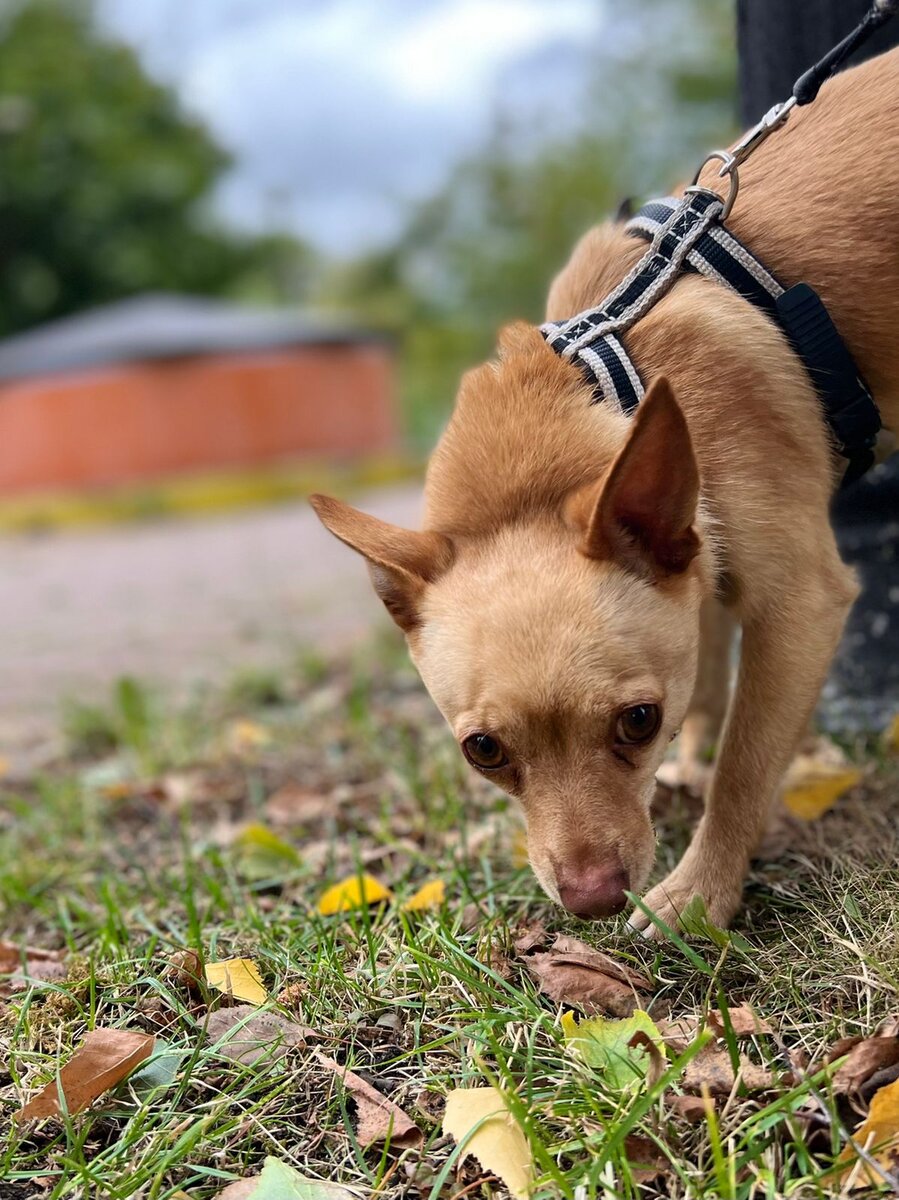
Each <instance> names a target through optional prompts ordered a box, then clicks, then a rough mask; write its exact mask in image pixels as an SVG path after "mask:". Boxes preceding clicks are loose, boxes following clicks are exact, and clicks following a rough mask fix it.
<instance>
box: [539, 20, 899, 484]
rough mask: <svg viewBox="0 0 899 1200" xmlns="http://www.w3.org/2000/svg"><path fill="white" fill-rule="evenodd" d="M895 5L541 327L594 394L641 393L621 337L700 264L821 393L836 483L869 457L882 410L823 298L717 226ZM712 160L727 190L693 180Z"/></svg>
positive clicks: (630, 401)
mask: <svg viewBox="0 0 899 1200" xmlns="http://www.w3.org/2000/svg"><path fill="white" fill-rule="evenodd" d="M897 10H899V0H874V3H873V4H872V6H871V8H870V9H869V11H868V12H867V13H866V14H865V16H864V18H863V19H862V21H861V22H860V23H859V24H858V25H857V26H856V27H855V29H853V30H852V32H851V33H850V34H848V35H847V36H846V37H845V38H843V40H842V41H841V42H839V43H838V44H837V45H836V46H834V47H833V49H832V50H830V51H829V52H828V53H827V54H825V55H824V57H823V58H822V59H820V60H819V61H818V62H817V63H815V65H814V66H812V67H810V68H809V70H807V71H806V72H805V73H804V74H803V75H801V76H800V77H799V79H797V81H796V83H795V84H794V86H793V92H792V95H791V96H789V97H788V99H786V100H784V101H782V102H781V103H779V104H775V105H774V106H773V107H772V108H770V109H769V110H768V112H767V113H765V115H764V116H763V117H762V119H761V121H759V123H758V124H757V125H755V126H753V128H752V129H750V130H749V132H748V133H746V134H745V135H744V136H743V137H742V138H741V139H740V141H739V142H737V144H736V145H735V146H734V147H733V149H732V150H713V151H712V152H711V153H710V154H709V155H707V156H706V158H705V159H704V161H703V162H702V163H701V165H700V167H699V169H698V171H697V172H696V174H695V176H694V177H693V181H692V183H691V184H690V185H689V187H687V188H685V189H684V195H683V198H682V199H678V198H676V197H665V198H664V199H662V200H653V201H651V202H650V203H649V204H646V205H644V206H643V207H642V208H641V209H640V210H639V212H638V213H637V214H636V215H635V216H634V217H633V218H632V219H631V220H630V221H629V222H628V223H627V225H626V226H625V229H626V231H627V233H628V234H630V235H631V236H633V237H641V238H644V239H646V240H648V241H649V243H650V245H649V248H648V250H647V251H646V253H645V254H644V255H643V257H642V258H641V259H640V260H639V262H637V263H636V265H635V266H634V267H633V268H632V269H631V270H630V271H629V272H628V274H627V275H626V276H625V278H624V279H623V280H622V281H621V283H620V284H618V286H617V287H616V288H615V289H614V290H613V291H612V292H610V293H609V295H608V296H606V297H605V298H604V299H603V300H602V301H601V302H600V304H598V305H597V306H595V307H594V308H591V309H588V310H587V311H585V312H582V313H578V314H577V315H576V316H574V317H571V318H570V319H569V320H567V321H550V322H547V323H546V324H544V325H542V326H541V327H540V331H541V333H542V334H543V336H544V338H545V339H546V341H547V343H548V344H549V345H550V346H551V347H552V349H553V350H555V351H556V353H557V354H559V355H561V357H562V358H565V359H568V360H569V361H572V362H574V363H576V365H577V366H579V367H580V368H581V370H582V371H583V372H584V374H585V375H586V376H587V378H588V379H589V380H590V381H591V382H592V384H593V387H594V402H598V401H600V400H603V401H605V402H606V403H611V404H615V405H617V407H618V408H619V409H620V410H621V411H622V412H624V413H626V414H628V415H629V414H631V413H632V412H633V411H634V409H635V408H636V407H637V405H638V404H639V402H640V401H641V400H642V399H643V395H644V387H643V383H642V380H641V378H640V375H639V372H638V371H637V369H636V367H635V366H634V364H633V362H632V361H631V359H630V356H629V355H628V353H627V351H626V349H625V348H624V345H623V344H622V342H621V335H623V334H624V333H625V332H626V331H627V329H628V328H630V326H631V325H633V324H635V322H636V321H638V320H639V319H640V318H641V317H642V316H644V315H645V313H646V312H648V311H649V309H650V308H652V306H653V305H654V304H655V303H656V302H657V301H658V300H659V299H661V297H662V296H664V295H665V294H666V292H668V291H669V290H670V289H671V287H672V286H673V285H674V283H675V282H676V280H677V279H678V277H679V276H680V274H681V272H682V271H698V272H699V273H700V274H702V275H705V276H706V277H707V278H709V279H712V280H714V281H715V282H716V283H719V284H721V285H723V286H725V287H727V288H729V289H730V290H731V291H734V292H736V293H737V294H738V295H740V296H742V297H743V298H744V299H746V300H748V301H749V302H750V303H752V304H754V305H755V306H756V307H758V308H760V309H762V311H763V312H765V313H766V314H767V315H768V316H769V317H770V318H772V319H773V320H774V321H775V322H776V323H777V324H778V325H779V326H780V328H781V329H782V330H783V332H784V333H785V334H786V336H787V338H788V339H789V341H790V344H791V345H792V347H793V349H794V351H795V352H796V353H797V355H798V356H799V358H800V359H801V360H802V362H803V364H804V365H805V368H806V370H807V372H808V374H809V376H810V378H811V380H812V383H813V385H814V386H815V389H816V391H817V392H818V395H819V397H820V399H821V403H822V407H823V409H824V415H825V418H826V420H827V422H828V425H829V426H830V429H831V431H832V433H833V437H834V441H835V443H836V448H837V450H838V452H839V454H840V455H841V456H842V457H843V458H845V459H846V460H847V464H848V465H847V469H846V472H845V474H844V476H843V480H842V486H846V485H847V484H849V483H852V482H854V480H856V479H858V478H859V477H860V476H861V475H863V474H864V473H865V472H866V471H867V470H868V469H869V468H870V467H871V466H872V464H873V462H874V445H875V442H876V440H877V434H878V433H879V431H880V428H881V423H880V413H879V411H878V409H877V405H876V403H875V402H874V398H873V396H872V395H871V392H870V390H869V389H868V387H867V385H866V383H865V382H864V380H863V379H862V377H861V374H860V373H859V371H858V368H857V367H856V365H855V363H854V361H853V359H852V356H851V354H850V352H849V350H848V348H847V347H846V344H845V342H844V341H843V340H842V338H841V337H840V335H839V333H838V332H837V329H836V326H835V325H834V323H833V321H832V320H831V319H830V315H829V314H828V312H827V309H826V308H825V306H824V304H823V302H822V300H821V298H820V297H819V296H818V294H817V293H816V292H815V291H814V289H813V288H811V287H810V286H809V285H808V284H807V283H798V284H796V285H795V286H794V287H791V288H788V289H785V288H784V287H783V285H782V284H781V283H780V282H779V281H778V280H777V278H776V277H775V276H774V275H773V274H772V273H771V272H770V271H769V270H768V269H767V268H766V267H765V266H764V264H763V263H762V262H760V260H759V259H758V258H756V256H755V255H754V254H752V252H751V251H750V250H749V249H748V248H747V247H746V246H744V245H743V243H742V242H740V240H739V239H738V238H736V237H734V235H733V234H732V233H731V232H730V231H729V230H728V229H727V228H726V227H725V225H724V222H725V220H726V219H727V217H728V216H729V215H730V212H731V209H732V208H733V206H734V202H735V201H736V198H737V193H738V191H739V187H740V178H739V168H740V167H741V166H742V164H743V163H744V162H745V161H746V160H747V159H748V158H749V157H750V155H751V154H752V153H753V152H754V151H755V150H756V149H757V148H758V147H759V146H760V145H761V144H762V142H764V141H766V140H767V138H769V137H770V136H771V134H773V133H774V132H775V131H776V130H778V129H781V128H783V126H784V125H785V124H786V122H787V120H788V118H789V116H790V113H791V112H792V110H793V109H794V108H798V107H803V106H804V105H806V104H811V103H812V102H813V101H814V100H815V98H816V97H817V95H818V92H819V91H820V89H821V86H822V84H823V83H824V82H825V81H826V80H827V79H829V78H830V77H831V76H832V75H834V74H835V73H836V71H837V70H838V69H839V68H840V66H842V64H843V63H844V62H845V61H846V60H847V59H848V58H849V57H850V56H851V55H852V54H853V53H854V52H855V51H856V50H857V49H858V48H859V47H860V46H861V45H863V44H864V42H866V41H867V40H868V38H869V37H870V36H871V35H872V34H873V33H874V32H875V31H876V30H877V29H879V28H880V26H881V25H883V24H885V23H886V22H887V21H888V20H889V19H890V18H891V17H892V16H894V15H895V13H896V12H897ZM710 162H719V163H720V164H721V165H720V167H719V170H718V174H717V177H718V178H719V179H721V180H724V179H725V178H726V179H727V181H728V188H727V195H726V196H722V195H719V193H718V192H716V191H714V190H713V189H712V188H709V187H705V186H701V185H700V184H699V178H700V176H701V174H702V172H703V170H704V168H705V167H706V166H707V165H708V163H710Z"/></svg>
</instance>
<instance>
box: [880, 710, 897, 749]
mask: <svg viewBox="0 0 899 1200" xmlns="http://www.w3.org/2000/svg"><path fill="white" fill-rule="evenodd" d="M883 742H884V745H885V746H886V748H887V750H891V751H892V752H893V753H894V754H899V713H896V715H895V717H893V719H892V721H890V723H889V725H887V727H886V730H885V732H884V735H883Z"/></svg>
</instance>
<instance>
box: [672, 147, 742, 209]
mask: <svg viewBox="0 0 899 1200" xmlns="http://www.w3.org/2000/svg"><path fill="white" fill-rule="evenodd" d="M710 162H720V163H721V169H720V170H719V172H718V178H719V179H723V178H724V177H725V175H726V176H727V180H728V190H727V199H725V198H724V197H723V196H720V195H719V194H718V192H716V191H714V190H713V189H712V188H708V187H702V186H700V184H699V176H700V175H701V174H702V173H703V171H704V170H705V168H706V166H707V165H708V164H709V163H710ZM739 190H740V176H739V175H738V173H737V160H736V159H735V158H734V156H733V155H732V154H731V152H730V151H729V150H712V151H711V153H710V154H708V155H706V157H705V158H704V159H703V160H702V162H701V163H700V164H699V168H698V170H697V171H696V174H695V175H694V176H693V181H692V183H691V184H690V186H689V187H685V188H684V195H687V194H688V193H689V194H690V195H694V194H695V193H697V192H705V194H706V195H707V196H714V197H715V199H716V200H720V201H721V204H722V205H723V207H722V209H721V212H720V214H719V217H718V220H719V221H726V220H727V218H728V217H729V216H730V210H731V209H732V208H733V206H734V201H735V200H736V198H737V192H738V191H739Z"/></svg>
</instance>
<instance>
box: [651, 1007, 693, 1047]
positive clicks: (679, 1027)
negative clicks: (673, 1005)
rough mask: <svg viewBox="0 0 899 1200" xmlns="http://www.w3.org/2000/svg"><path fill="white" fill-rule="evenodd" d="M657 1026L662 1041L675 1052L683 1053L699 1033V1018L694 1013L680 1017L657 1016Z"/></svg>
mask: <svg viewBox="0 0 899 1200" xmlns="http://www.w3.org/2000/svg"><path fill="white" fill-rule="evenodd" d="M656 1028H657V1029H658V1031H659V1033H660V1034H661V1035H662V1041H663V1042H664V1043H665V1045H666V1046H668V1047H669V1048H670V1049H671V1050H673V1051H674V1053H675V1054H683V1052H684V1051H685V1050H686V1048H687V1047H688V1046H689V1045H691V1044H692V1043H693V1042H694V1041H695V1040H696V1036H697V1034H698V1033H699V1018H698V1017H696V1016H695V1015H694V1014H693V1013H686V1014H684V1015H683V1016H680V1017H657V1018H656Z"/></svg>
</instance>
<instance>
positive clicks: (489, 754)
mask: <svg viewBox="0 0 899 1200" xmlns="http://www.w3.org/2000/svg"><path fill="white" fill-rule="evenodd" d="M462 753H463V754H464V755H465V757H466V758H467V759H468V761H469V762H470V763H471V765H472V766H473V767H480V768H481V770H482V771H498V770H499V768H500V767H504V766H506V764H507V763H508V761H509V759H508V757H507V755H506V752H505V750H504V749H503V747H502V743H501V742H498V741H497V740H496V738H495V737H491V736H490V734H489V733H473V734H472V735H471V737H467V738H466V739H465V741H464V742H463V743H462Z"/></svg>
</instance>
